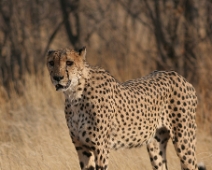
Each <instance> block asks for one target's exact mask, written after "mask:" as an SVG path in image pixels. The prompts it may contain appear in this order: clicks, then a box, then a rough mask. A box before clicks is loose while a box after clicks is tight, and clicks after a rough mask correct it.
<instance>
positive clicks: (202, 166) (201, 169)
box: [198, 162, 206, 170]
mask: <svg viewBox="0 0 212 170" xmlns="http://www.w3.org/2000/svg"><path fill="white" fill-rule="evenodd" d="M198 170H206V167H205V165H204V163H203V162H200V163H199V164H198Z"/></svg>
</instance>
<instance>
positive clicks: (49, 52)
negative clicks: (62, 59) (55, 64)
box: [47, 50, 55, 56]
mask: <svg viewBox="0 0 212 170" xmlns="http://www.w3.org/2000/svg"><path fill="white" fill-rule="evenodd" d="M53 52H55V51H54V50H49V51H48V52H47V56H49V55H51V54H52V53H53Z"/></svg>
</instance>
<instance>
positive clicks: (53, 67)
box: [47, 47, 86, 91]
mask: <svg viewBox="0 0 212 170" xmlns="http://www.w3.org/2000/svg"><path fill="white" fill-rule="evenodd" d="M85 55H86V49H85V47H83V48H82V49H80V50H79V52H76V51H74V50H68V49H65V50H55V51H54V50H51V51H49V52H48V54H47V67H48V70H49V74H50V78H51V81H52V83H53V85H54V86H55V88H56V90H62V91H66V90H67V89H69V88H70V87H71V86H74V85H76V84H77V83H78V80H79V79H80V77H81V76H82V70H83V67H84V64H85Z"/></svg>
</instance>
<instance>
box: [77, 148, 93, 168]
mask: <svg viewBox="0 0 212 170" xmlns="http://www.w3.org/2000/svg"><path fill="white" fill-rule="evenodd" d="M75 148H76V151H77V154H78V157H79V164H80V168H81V170H95V167H96V163H95V155H94V151H93V150H92V149H91V148H89V147H87V146H85V145H84V146H83V145H82V146H81V145H79V146H77V145H75Z"/></svg>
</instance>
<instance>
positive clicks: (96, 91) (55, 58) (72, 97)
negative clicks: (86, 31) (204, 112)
mask: <svg viewBox="0 0 212 170" xmlns="http://www.w3.org/2000/svg"><path fill="white" fill-rule="evenodd" d="M47 67H48V70H49V73H50V78H51V81H52V83H53V85H54V86H55V88H56V90H57V91H62V92H63V93H64V96H65V118H66V122H67V126H68V128H69V132H70V137H71V139H72V142H73V144H74V145H75V148H76V151H77V154H78V157H79V164H80V167H81V169H82V170H94V169H96V170H107V169H108V161H109V154H110V150H111V149H115V150H117V149H119V148H135V147H140V146H142V145H146V146H147V151H148V154H149V157H150V161H151V165H152V168H153V169H154V170H155V169H157V170H165V169H167V160H166V146H167V142H168V140H169V139H171V141H172V142H173V144H174V147H175V150H176V153H177V155H178V157H179V159H180V163H181V168H182V169H183V170H198V166H197V160H196V153H195V145H196V122H195V113H196V107H197V96H196V92H195V89H194V87H193V86H192V85H191V84H190V83H189V82H188V81H186V79H185V78H183V77H182V76H180V75H179V74H178V73H176V72H175V71H154V72H152V73H151V74H149V75H147V76H145V77H143V78H138V79H135V80H129V81H127V82H124V83H119V82H118V81H117V80H116V79H115V78H114V77H113V76H111V75H110V74H109V73H108V72H107V71H105V70H104V69H101V68H98V67H92V66H90V65H88V64H87V62H86V49H85V48H82V49H80V50H79V51H74V50H71V49H64V50H51V51H49V52H48V54H47Z"/></svg>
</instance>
